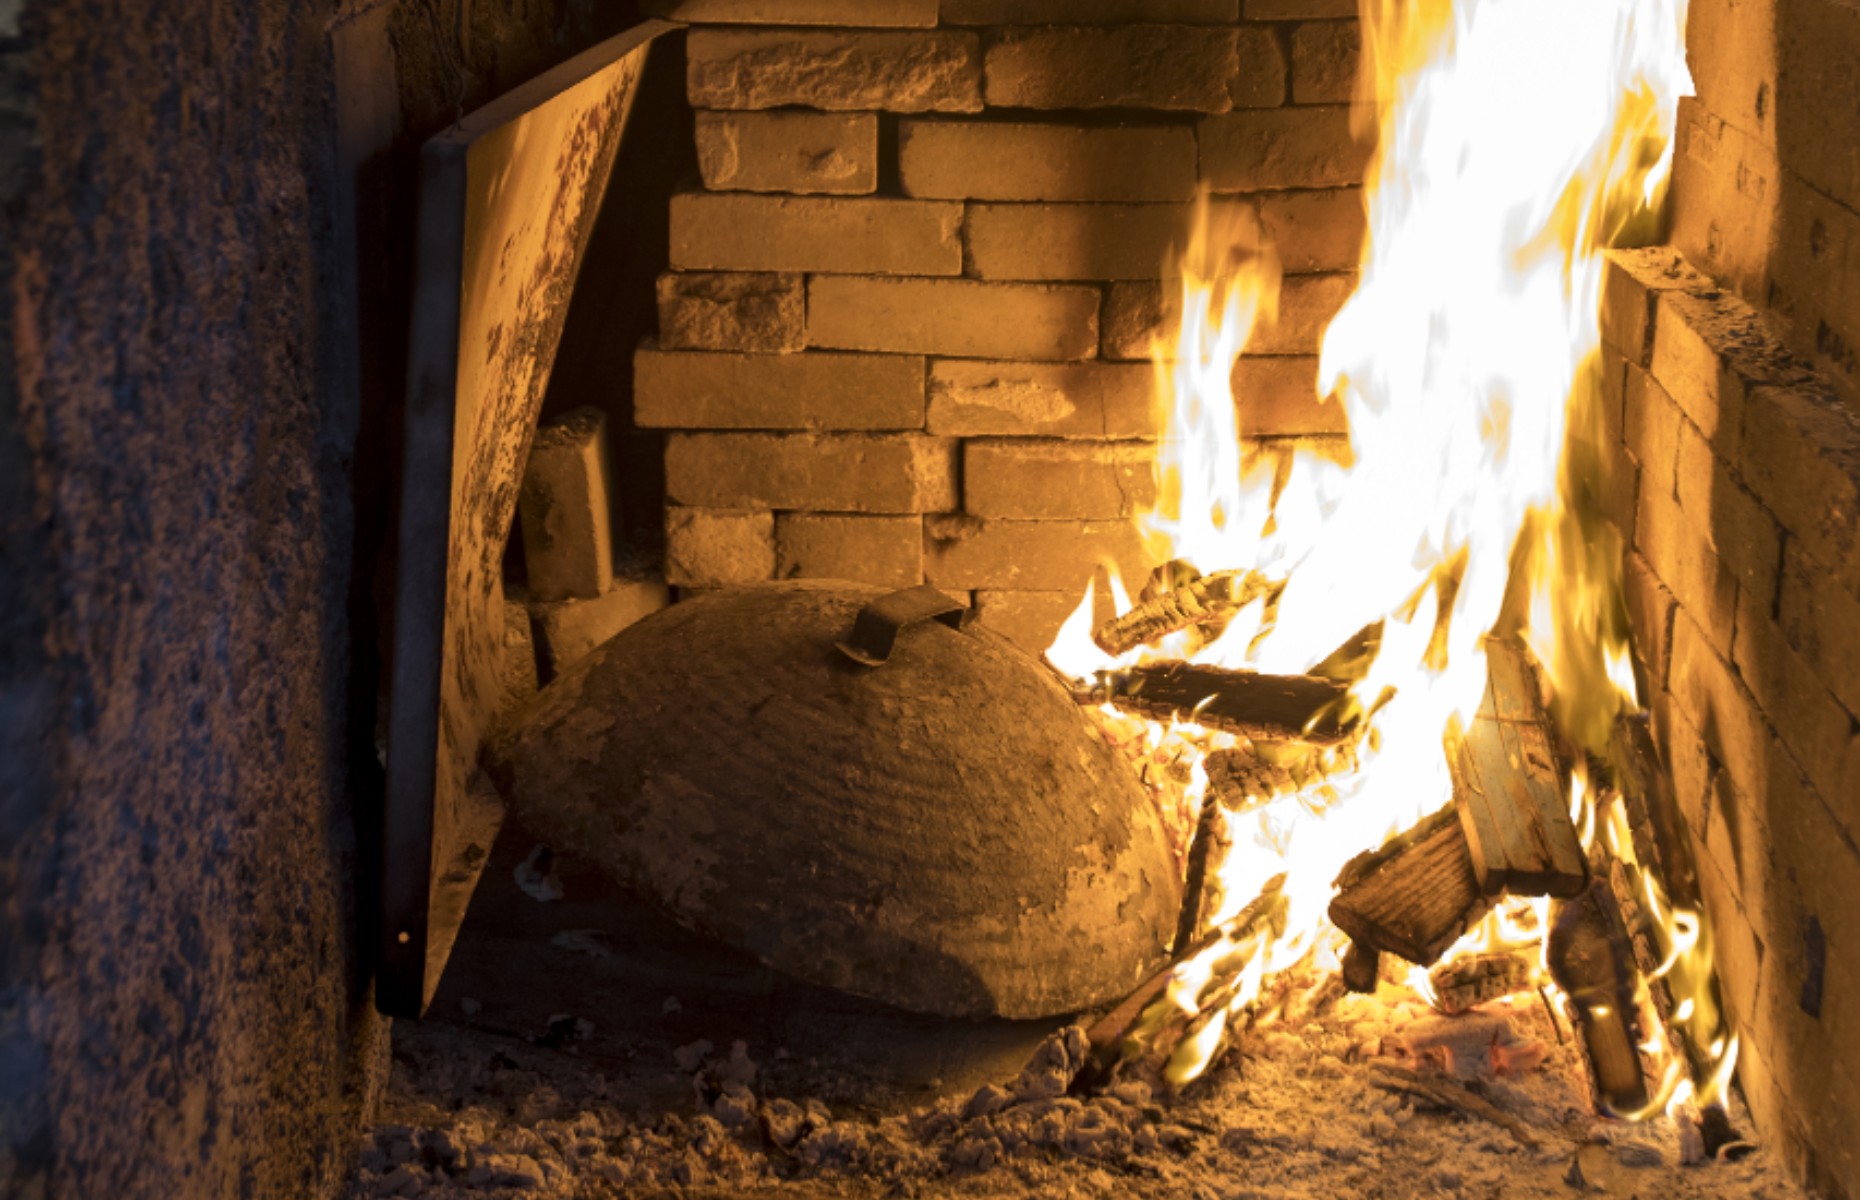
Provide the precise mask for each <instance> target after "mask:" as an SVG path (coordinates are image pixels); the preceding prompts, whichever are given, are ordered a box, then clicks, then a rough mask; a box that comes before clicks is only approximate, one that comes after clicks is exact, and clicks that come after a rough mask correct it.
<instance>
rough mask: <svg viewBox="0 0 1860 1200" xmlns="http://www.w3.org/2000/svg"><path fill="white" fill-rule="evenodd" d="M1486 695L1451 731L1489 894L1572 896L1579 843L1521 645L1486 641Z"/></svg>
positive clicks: (1465, 817) (1457, 797)
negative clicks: (1465, 722)
mask: <svg viewBox="0 0 1860 1200" xmlns="http://www.w3.org/2000/svg"><path fill="white" fill-rule="evenodd" d="M1485 649H1486V664H1487V677H1486V690H1485V699H1484V701H1483V702H1482V703H1481V704H1480V705H1479V712H1478V715H1477V716H1476V717H1475V718H1474V719H1473V723H1472V728H1470V729H1468V730H1466V731H1465V732H1464V733H1463V734H1460V735H1458V736H1457V737H1452V736H1450V738H1449V741H1450V743H1451V744H1450V746H1449V750H1450V753H1449V755H1448V762H1449V763H1450V765H1451V766H1452V769H1453V796H1454V802H1455V806H1456V807H1457V808H1458V809H1459V814H1460V820H1461V823H1462V825H1463V826H1464V828H1465V830H1466V843H1467V846H1468V847H1469V849H1470V850H1471V851H1472V863H1473V871H1474V873H1475V874H1476V875H1477V877H1478V880H1479V887H1480V890H1481V891H1483V892H1484V893H1485V894H1486V895H1488V896H1496V895H1498V894H1499V893H1501V892H1511V893H1513V894H1515V895H1527V896H1545V895H1549V896H1573V895H1576V894H1577V893H1578V892H1580V891H1581V890H1582V889H1583V887H1584V885H1585V884H1586V883H1587V882H1588V871H1587V868H1586V865H1585V864H1584V862H1583V857H1582V844H1581V842H1580V840H1579V839H1578V838H1577V836H1576V826H1575V823H1574V822H1573V821H1571V819H1570V815H1569V802H1568V800H1567V793H1566V791H1565V789H1564V786H1563V779H1562V775H1561V773H1560V772H1559V771H1558V769H1557V762H1556V756H1555V754H1554V753H1553V752H1552V750H1551V745H1552V742H1551V738H1550V733H1549V731H1548V729H1547V728H1546V725H1545V717H1544V713H1543V709H1542V706H1541V705H1540V704H1539V703H1538V698H1537V681H1536V678H1535V676H1534V675H1533V674H1532V671H1531V666H1530V662H1529V660H1528V659H1527V658H1526V656H1525V652H1524V650H1523V648H1522V647H1520V646H1517V645H1515V644H1513V643H1511V642H1505V641H1500V640H1497V639H1491V640H1488V641H1487V642H1486V646H1485Z"/></svg>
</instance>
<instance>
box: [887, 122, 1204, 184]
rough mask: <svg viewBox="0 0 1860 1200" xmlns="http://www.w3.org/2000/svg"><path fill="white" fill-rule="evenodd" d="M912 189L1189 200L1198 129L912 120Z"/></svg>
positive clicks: (902, 162) (904, 128) (905, 152)
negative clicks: (1195, 132)
mask: <svg viewBox="0 0 1860 1200" xmlns="http://www.w3.org/2000/svg"><path fill="white" fill-rule="evenodd" d="M898 156H899V157H898V173H899V178H900V180H901V182H902V184H903V188H904V193H905V195H907V196H919V197H925V198H931V199H960V200H1122V201H1142V200H1189V199H1191V198H1193V196H1194V194H1195V179H1196V175H1195V134H1194V131H1193V130H1191V129H1189V128H1187V127H1186V126H1182V125H1116V126H1082V125H1047V124H1030V123H1023V122H997V121H905V122H903V123H902V124H901V125H900V126H899V129H898Z"/></svg>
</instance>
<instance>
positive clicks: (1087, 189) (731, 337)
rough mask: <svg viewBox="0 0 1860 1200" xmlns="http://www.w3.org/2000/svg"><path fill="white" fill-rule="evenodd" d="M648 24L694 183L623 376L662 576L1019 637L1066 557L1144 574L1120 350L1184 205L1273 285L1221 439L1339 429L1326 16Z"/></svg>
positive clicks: (1341, 264)
mask: <svg viewBox="0 0 1860 1200" xmlns="http://www.w3.org/2000/svg"><path fill="white" fill-rule="evenodd" d="M657 8H658V10H659V11H660V12H661V13H662V15H666V16H670V17H673V18H675V19H682V20H686V21H689V22H692V29H691V32H690V34H689V42H688V63H689V66H688V78H687V82H688V91H689V96H690V100H691V103H692V105H693V106H694V107H695V108H697V109H698V110H699V112H698V117H697V123H696V139H697V156H698V162H699V165H700V169H701V174H702V187H701V188H699V189H694V190H692V191H690V192H688V193H686V194H683V195H680V196H678V197H677V198H676V199H675V200H674V201H673V205H672V210H671V254H670V258H671V263H670V266H671V269H670V270H669V271H668V272H667V273H666V274H665V275H664V276H663V278H662V279H661V280H660V290H659V299H660V313H659V316H660V321H659V335H658V338H657V341H656V343H655V344H649V345H647V346H644V347H642V348H641V349H640V350H639V352H638V354H637V357H636V360H635V391H636V398H635V418H636V420H637V422H638V424H639V425H641V426H643V427H652V428H658V429H664V430H667V431H670V432H669V444H668V448H667V454H666V495H667V501H668V504H669V505H670V509H669V513H668V517H667V542H668V546H667V562H668V570H669V581H670V582H671V583H673V584H676V585H678V586H680V587H685V588H697V587H710V586H718V585H724V584H732V583H741V582H747V581H750V580H753V579H766V578H789V577H818V576H834V577H841V578H848V579H854V580H860V581H867V582H871V583H875V584H884V585H903V584H910V583H916V582H920V581H928V582H930V583H933V584H936V585H938V586H940V587H943V588H944V589H946V590H948V591H951V592H954V593H956V594H958V595H961V594H965V593H967V594H972V596H973V599H974V601H975V603H976V604H977V605H978V607H979V608H980V610H981V614H982V618H983V620H984V621H987V622H991V623H993V624H994V625H995V626H996V627H997V628H1000V629H1002V630H1003V631H1004V632H1007V633H1009V634H1010V635H1011V636H1014V637H1016V638H1017V639H1019V640H1022V641H1023V642H1024V643H1025V644H1027V645H1029V646H1044V645H1045V644H1046V642H1047V641H1048V640H1050V637H1051V635H1052V633H1053V631H1054V630H1055V629H1056V628H1057V626H1058V624H1059V621H1060V620H1061V619H1062V618H1063V616H1064V615H1065V614H1066V612H1068V611H1069V610H1070V608H1071V607H1072V606H1073V605H1074V604H1076V603H1077V600H1078V597H1079V596H1080V595H1081V593H1082V591H1083V588H1084V585H1085V583H1086V580H1087V577H1088V576H1089V574H1090V572H1091V570H1092V568H1093V560H1094V557H1100V558H1105V559H1110V560H1112V561H1115V562H1117V563H1119V564H1120V566H1121V568H1122V569H1123V570H1124V572H1125V574H1126V576H1127V577H1129V576H1131V575H1135V574H1137V573H1139V572H1141V571H1144V570H1146V569H1147V567H1148V565H1149V564H1148V562H1147V560H1146V559H1145V557H1144V552H1143V548H1142V546H1141V545H1140V543H1139V541H1138V539H1137V537H1136V536H1135V534H1134V532H1133V531H1132V529H1131V527H1130V524H1129V522H1128V521H1127V520H1126V518H1128V517H1130V516H1131V515H1133V513H1135V512H1137V511H1140V510H1141V508H1142V507H1143V506H1145V505H1146V504H1147V503H1148V501H1149V498H1150V493H1151V490H1152V488H1153V484H1152V481H1151V462H1152V459H1153V457H1154V454H1155V444H1154V441H1153V438H1154V436H1155V431H1156V425H1157V419H1158V416H1157V413H1156V412H1155V410H1154V409H1153V387H1154V382H1153V375H1152V369H1151V367H1150V366H1149V364H1148V362H1147V361H1146V360H1147V356H1148V350H1149V341H1150V337H1151V334H1152V332H1153V331H1154V330H1155V329H1156V327H1157V326H1158V324H1159V322H1160V321H1161V319H1162V311H1163V308H1164V305H1163V297H1164V295H1165V294H1166V293H1165V290H1164V289H1163V286H1162V284H1161V283H1160V282H1159V278H1160V276H1161V275H1162V268H1163V264H1164V260H1165V257H1166V255H1167V254H1168V252H1169V249H1170V246H1171V244H1172V243H1180V242H1181V241H1183V240H1184V239H1185V238H1186V235H1187V233H1188V228H1189V215H1190V207H1191V201H1192V200H1193V198H1194V196H1195V194H1196V192H1197V190H1198V189H1199V188H1202V187H1206V188H1207V189H1209V190H1211V191H1212V192H1214V193H1216V194H1217V196H1218V197H1219V198H1220V202H1222V203H1229V204H1232V205H1236V206H1241V207H1244V208H1246V209H1249V210H1251V212H1253V213H1254V214H1255V215H1256V216H1257V218H1258V219H1259V221H1260V222H1261V223H1262V225H1263V226H1264V227H1265V229H1266V230H1267V231H1268V233H1269V234H1270V235H1271V236H1272V237H1273V239H1274V240H1275V241H1276V243H1277V245H1278V248H1279V252H1280V255H1281V257H1282V259H1283V261H1284V264H1285V268H1286V270H1287V272H1288V275H1287V277H1286V286H1285V292H1284V296H1283V300H1282V313H1281V316H1280V319H1279V321H1278V323H1277V324H1276V325H1275V326H1274V327H1272V328H1271V329H1268V330H1264V331H1262V333H1261V335H1260V336H1259V337H1258V338H1256V340H1255V343H1254V345H1253V346H1252V347H1251V348H1250V352H1251V355H1252V356H1251V357H1249V358H1247V359H1245V360H1243V362H1242V364H1241V367H1240V370H1239V372H1238V375H1239V380H1238V382H1239V387H1240V395H1241V403H1242V413H1241V419H1242V427H1243V429H1244V430H1246V431H1247V432H1248V434H1249V435H1250V437H1251V439H1252V440H1251V441H1250V443H1249V451H1250V452H1251V453H1254V454H1272V453H1276V452H1278V451H1280V450H1282V449H1283V448H1284V446H1285V444H1286V441H1287V440H1288V439H1294V438H1314V437H1315V438H1324V439H1332V440H1336V439H1337V437H1338V435H1339V434H1340V433H1341V432H1342V428H1343V427H1342V416H1341V413H1340V412H1339V410H1338V408H1337V406H1335V405H1320V404H1319V403H1318V402H1317V397H1316V396H1315V394H1314V392H1315V388H1314V381H1315V377H1316V358H1315V355H1316V352H1317V347H1318V339H1319V336H1320V334H1321V333H1322V331H1323V328H1324V326H1325V324H1326V323H1327V322H1328V321H1329V319H1330V317H1331V315H1332V314H1334V313H1335V311H1336V310H1337V308H1338V307H1339V306H1340V305H1341V304H1342V302H1343V300H1344V298H1345V297H1346V296H1347V295H1348V294H1349V292H1350V290H1351V286H1352V283H1353V280H1352V278H1351V276H1350V275H1349V274H1348V273H1349V272H1350V271H1351V270H1353V268H1354V267H1355V265H1356V261H1357V255H1358V248H1359V245H1360V241H1361V237H1362V230H1363V211H1362V203H1361V188H1360V184H1361V180H1362V172H1363V168H1364V165H1365V160H1366V157H1367V154H1366V151H1365V149H1364V148H1363V147H1362V146H1360V145H1358V144H1356V143H1355V142H1353V141H1352V140H1351V136H1350V122H1349V118H1348V110H1347V103H1348V101H1349V99H1350V90H1351V87H1352V80H1353V77H1354V73H1355V59H1356V53H1357V31H1356V25H1355V21H1354V20H1353V19H1339V18H1350V17H1353V16H1354V12H1355V6H1354V4H1353V3H1350V2H1348V0H1344V2H1341V3H1339V2H1338V0H1247V4H1246V11H1245V12H1244V13H1243V12H1242V11H1241V3H1240V0H1148V2H1144V3H1139V2H1136V0H1068V2H1066V3H1059V2H1057V0H1048V2H1044V3H1041V2H1032V0H1013V2H1010V0H942V3H941V5H940V8H939V5H938V4H937V3H935V2H934V0H873V2H870V3H858V4H854V3H848V2H845V0H808V2H806V3H782V4H777V3H774V2H773V0H663V2H662V3H660V4H659V5H658V6H657ZM1060 21H1065V22H1073V23H1072V24H1045V23H1042V22H1060ZM795 26H803V27H802V28H796V27H795Z"/></svg>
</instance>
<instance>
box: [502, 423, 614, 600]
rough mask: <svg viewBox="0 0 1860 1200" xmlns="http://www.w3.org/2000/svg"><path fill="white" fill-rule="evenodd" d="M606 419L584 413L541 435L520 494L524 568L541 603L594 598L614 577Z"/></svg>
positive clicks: (532, 592) (533, 447) (549, 427)
mask: <svg viewBox="0 0 1860 1200" xmlns="http://www.w3.org/2000/svg"><path fill="white" fill-rule="evenodd" d="M612 496H613V491H612V483H611V481H610V479H609V468H608V463H607V418H606V417H605V416H603V415H602V414H601V411H600V410H599V409H596V408H588V407H583V408H578V409H575V410H574V411H573V412H571V413H568V414H567V415H565V416H563V417H562V418H561V419H560V420H556V421H552V422H550V423H549V424H546V425H544V426H542V427H541V428H539V429H538V430H537V431H536V437H535V440H534V441H533V442H532V443H531V445H530V457H529V462H528V464H527V465H526V466H525V467H524V470H523V486H522V488H521V489H520V490H519V492H518V494H517V516H518V519H519V521H520V522H521V524H522V527H523V561H524V565H525V567H526V569H527V572H528V582H529V591H530V595H531V596H533V597H535V598H536V599H538V600H566V599H568V598H570V597H580V598H583V599H592V598H593V597H596V596H599V595H600V594H601V593H603V592H605V591H606V590H607V585H608V584H609V583H611V582H613V577H614V530H613V507H612V505H613V499H612Z"/></svg>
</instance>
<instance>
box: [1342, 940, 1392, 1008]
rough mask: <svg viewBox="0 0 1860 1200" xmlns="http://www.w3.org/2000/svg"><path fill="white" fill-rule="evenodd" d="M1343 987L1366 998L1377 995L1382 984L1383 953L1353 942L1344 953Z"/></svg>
mask: <svg viewBox="0 0 1860 1200" xmlns="http://www.w3.org/2000/svg"><path fill="white" fill-rule="evenodd" d="M1342 974H1343V986H1344V987H1346V988H1348V989H1349V990H1350V991H1352V992H1360V993H1361V994H1363V995H1365V996H1372V995H1374V994H1375V991H1376V985H1377V984H1378V983H1380V982H1382V952H1381V951H1380V950H1377V949H1376V948H1375V947H1373V946H1365V945H1363V943H1361V942H1351V943H1350V948H1349V949H1348V950H1345V951H1344V952H1343V972H1342Z"/></svg>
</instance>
